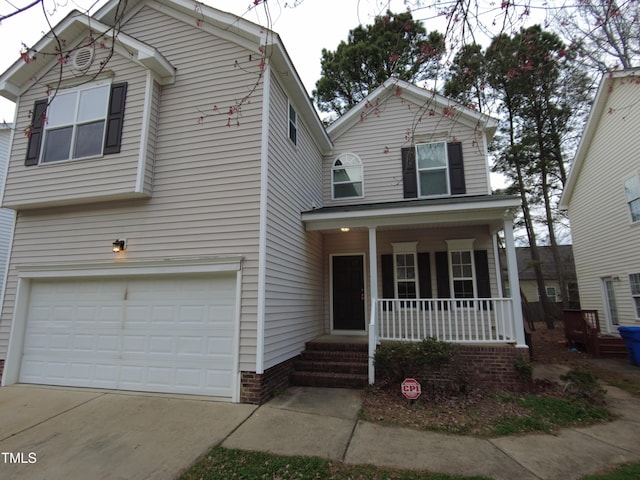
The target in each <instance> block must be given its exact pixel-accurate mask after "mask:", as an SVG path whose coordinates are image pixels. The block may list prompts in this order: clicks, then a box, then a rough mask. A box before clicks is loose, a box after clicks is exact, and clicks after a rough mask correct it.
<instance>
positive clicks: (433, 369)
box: [374, 338, 467, 391]
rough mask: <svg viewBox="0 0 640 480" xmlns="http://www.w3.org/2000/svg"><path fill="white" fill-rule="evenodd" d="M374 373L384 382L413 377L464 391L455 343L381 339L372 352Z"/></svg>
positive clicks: (426, 339) (458, 352) (462, 370)
mask: <svg viewBox="0 0 640 480" xmlns="http://www.w3.org/2000/svg"><path fill="white" fill-rule="evenodd" d="M374 364H375V367H376V376H377V377H378V378H379V379H380V380H382V381H383V382H387V383H399V382H401V381H402V380H404V379H405V378H415V379H417V380H418V381H420V382H421V383H430V384H439V385H440V386H444V385H447V386H449V387H453V388H454V389H457V390H458V391H463V390H464V389H465V388H466V385H467V379H466V375H465V373H464V369H463V368H462V364H461V357H460V350H459V348H458V346H457V345H455V344H453V343H448V342H441V341H440V340H437V339H436V338H425V339H424V340H422V341H421V342H384V343H382V345H380V346H379V347H378V349H377V350H376V353H375V356H374Z"/></svg>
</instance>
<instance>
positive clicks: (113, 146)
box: [104, 82, 127, 155]
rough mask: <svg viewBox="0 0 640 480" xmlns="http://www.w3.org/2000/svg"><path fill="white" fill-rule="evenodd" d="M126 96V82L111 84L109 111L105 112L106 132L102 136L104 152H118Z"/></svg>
mask: <svg viewBox="0 0 640 480" xmlns="http://www.w3.org/2000/svg"><path fill="white" fill-rule="evenodd" d="M126 97H127V83H126V82H124V83H114V84H113V85H111V96H110V98H109V113H108V114H107V133H106V134H105V137H104V154H105V155H108V154H110V153H120V146H121V140H122V124H123V123H124V104H125V100H126Z"/></svg>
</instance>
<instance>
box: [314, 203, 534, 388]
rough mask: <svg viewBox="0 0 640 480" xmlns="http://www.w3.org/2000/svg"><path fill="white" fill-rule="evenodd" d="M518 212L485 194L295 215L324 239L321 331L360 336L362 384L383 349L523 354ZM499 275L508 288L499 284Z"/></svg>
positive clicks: (372, 376)
mask: <svg viewBox="0 0 640 480" xmlns="http://www.w3.org/2000/svg"><path fill="white" fill-rule="evenodd" d="M518 207H519V199H518V198H515V197H505V196H490V195H487V196H476V197H459V198H447V199H436V200H433V199H432V200H413V201H405V202H391V203H383V204H380V203H378V204H365V205H351V206H346V205H345V206H340V207H337V206H336V207H327V208H321V209H317V210H313V211H309V212H305V213H303V214H302V220H303V221H304V223H305V227H306V229H307V230H308V231H320V232H322V233H323V239H324V240H323V244H324V258H325V269H324V271H325V272H327V273H326V275H325V278H324V284H325V290H326V291H327V293H328V295H327V296H326V297H327V301H326V303H325V325H326V328H325V330H326V331H327V332H328V333H330V334H331V335H332V336H339V335H356V336H361V338H362V337H363V336H366V338H367V339H368V341H367V343H368V362H369V369H368V377H369V383H374V381H375V371H374V366H373V355H374V353H375V349H376V347H377V345H378V344H379V343H380V342H381V341H385V340H395V341H421V340H422V339H424V338H426V337H435V338H438V339H439V340H442V341H449V342H456V343H463V344H464V343H466V344H485V345H499V344H503V345H505V344H509V345H513V346H515V347H516V348H526V347H527V346H526V343H525V337H524V327H523V319H522V312H521V306H520V294H519V287H518V272H517V267H516V257H515V244H514V238H513V218H514V215H515V212H516V211H517V208H518ZM500 231H502V232H503V239H504V248H505V251H506V265H502V266H501V265H500V261H499V255H498V248H499V245H498V237H497V234H498V233H499V232H500ZM503 269H504V270H506V271H507V274H508V275H507V278H508V279H509V281H510V282H512V283H513V285H509V284H508V283H506V284H505V283H504V282H503V275H502V270H503ZM505 292H510V295H509V296H507V295H505Z"/></svg>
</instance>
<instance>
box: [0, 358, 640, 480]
mask: <svg viewBox="0 0 640 480" xmlns="http://www.w3.org/2000/svg"><path fill="white" fill-rule="evenodd" d="M562 371H563V370H562V369H559V368H555V367H546V371H545V372H544V374H545V375H546V376H557V375H559V374H560V373H562ZM607 390H608V392H609V393H608V401H609V406H610V408H611V409H612V410H613V412H614V413H616V414H617V415H619V416H620V419H619V420H616V421H614V422H611V423H608V424H603V425H597V426H593V427H588V428H571V429H564V430H562V431H560V432H559V433H558V434H557V435H542V434H539V435H522V436H510V437H504V438H493V439H479V438H474V437H464V436H458V435H447V434H442V433H434V432H419V431H415V430H410V429H405V428H393V427H384V426H380V425H377V424H373V423H369V422H364V421H360V420H358V413H359V410H360V408H361V391H358V390H343V389H321V388H309V387H292V388H289V389H288V390H286V391H285V392H283V393H282V394H281V395H280V396H278V397H276V398H275V399H273V400H271V401H270V402H268V403H267V404H265V405H263V406H261V407H256V406H252V405H232V404H228V403H220V402H215V401H212V400H211V399H208V398H202V397H189V396H168V395H147V394H140V393H131V394H127V393H122V392H109V391H91V390H82V389H64V388H50V387H36V386H24V385H17V386H11V387H2V388H0V452H6V453H11V454H12V455H13V456H12V457H7V458H5V455H4V453H3V456H2V457H0V478H2V479H4V478H11V479H16V480H21V479H24V480H38V479H48V480H55V479H60V480H62V479H64V480H80V479H82V480H94V479H134V478H135V479H154V480H155V479H160V480H163V479H166V480H171V479H175V478H176V477H177V475H179V473H180V472H182V471H183V470H184V469H186V468H187V467H188V466H189V465H191V464H192V463H193V462H194V461H195V460H196V459H197V458H198V457H200V456H201V455H203V454H204V453H205V452H206V451H207V450H208V449H209V448H210V447H212V446H214V445H222V446H223V447H227V448H239V449H244V450H256V451H266V452H272V453H276V454H285V455H310V456H319V457H324V458H330V459H334V460H338V461H343V462H345V463H347V464H373V465H378V466H385V467H399V468H410V469H419V470H428V471H431V472H442V473H452V474H461V475H483V476H486V477H490V478H494V479H496V480H502V479H504V480H513V479H514V478H517V479H518V480H528V479H550V480H556V479H563V480H564V479H578V478H580V477H582V476H583V475H586V474H590V473H594V472H597V471H599V470H602V469H605V468H608V467H613V466H616V465H618V464H621V463H625V462H630V461H640V408H638V407H639V406H640V402H639V400H638V399H636V398H634V397H631V396H630V395H628V394H626V393H625V392H623V391H621V390H618V389H616V388H613V387H607ZM18 454H20V455H21V456H20V460H21V461H20V462H18V461H17V460H18ZM29 454H34V455H35V458H33V457H30V456H29ZM32 458H33V459H34V460H35V461H34V462H31V461H30V460H31V459H32ZM7 460H9V461H7Z"/></svg>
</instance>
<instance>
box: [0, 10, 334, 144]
mask: <svg viewBox="0 0 640 480" xmlns="http://www.w3.org/2000/svg"><path fill="white" fill-rule="evenodd" d="M196 3H197V2H196ZM123 5H124V7H123ZM144 6H149V7H151V8H155V9H157V10H160V11H162V12H163V13H166V14H168V15H171V16H173V17H175V18H178V19H181V20H184V21H187V22H188V23H191V24H192V25H196V24H198V25H199V28H201V29H202V30H204V31H206V32H208V33H211V34H212V35H217V36H220V37H222V38H225V39H227V40H230V41H232V42H235V43H237V44H239V45H241V46H243V47H245V48H248V49H250V50H254V51H256V52H258V51H260V49H261V48H264V49H266V56H267V58H268V62H269V64H270V65H272V66H273V71H275V72H278V74H279V77H278V79H279V81H280V82H281V83H282V84H283V86H284V87H285V89H286V91H287V93H288V95H289V96H290V100H291V101H292V103H293V104H294V105H295V106H296V110H297V113H298V116H299V117H300V118H301V119H302V120H303V121H304V123H305V126H306V127H307V129H308V130H309V131H310V134H311V135H312V137H313V138H314V139H315V141H316V143H317V145H318V147H319V148H320V149H321V150H322V151H325V152H326V151H329V150H330V148H331V140H330V139H329V136H328V135H327V132H326V130H325V128H324V125H323V124H322V121H321V120H320V117H319V116H318V113H317V112H316V110H315V108H314V107H313V104H312V103H311V100H310V98H309V95H308V94H307V92H306V90H305V88H304V86H303V84H302V81H301V80H300V76H299V75H298V73H297V72H296V70H295V67H294V66H293V63H292V62H291V59H290V57H289V54H288V53H287V51H286V49H285V48H284V45H283V44H282V41H281V39H280V36H279V35H278V34H277V33H275V32H273V31H271V30H269V29H267V28H265V27H262V26H260V25H258V24H255V23H252V22H250V21H248V20H245V19H244V18H241V17H238V16H237V15H234V14H231V13H227V12H223V11H221V10H217V9H215V8H212V7H209V6H207V5H204V4H202V3H197V8H194V2H193V1H192V0H128V1H127V2H124V3H123V2H121V1H120V0H110V1H109V2H107V3H106V4H105V5H104V6H103V7H102V8H100V9H99V10H98V11H97V12H96V13H95V15H93V16H92V17H89V16H87V15H86V14H84V13H82V12H78V11H76V10H74V11H73V12H71V13H70V14H69V15H67V17H65V18H64V19H63V20H62V21H61V22H60V23H58V24H57V25H56V26H55V27H54V28H53V29H52V32H53V33H55V36H57V37H58V38H60V39H62V40H64V41H66V42H67V45H69V46H70V47H71V48H73V46H74V45H73V42H74V41H75V42H77V41H78V38H79V37H80V36H81V35H82V34H83V33H84V32H85V31H86V30H87V29H88V28H90V29H92V30H94V31H99V32H105V31H109V29H110V27H109V26H110V25H113V23H114V21H115V19H116V17H117V18H119V19H121V20H123V21H122V22H121V23H122V24H126V21H127V19H129V18H131V16H133V15H135V14H136V13H137V12H138V11H139V10H140V9H142V8H143V7H144ZM123 8H124V10H123ZM116 38H117V43H120V44H121V45H123V46H124V47H125V49H126V53H125V55H126V56H128V57H130V58H132V60H134V61H136V62H139V63H141V64H142V65H144V66H145V67H147V68H149V69H150V70H152V71H154V72H156V73H157V74H158V77H159V78H160V81H161V83H163V84H165V83H172V82H173V81H174V80H175V69H174V68H173V66H172V65H171V64H170V63H169V62H168V61H167V60H166V59H165V58H164V57H163V56H162V55H161V54H160V53H159V52H158V51H157V50H156V49H155V48H153V47H152V46H150V45H147V44H145V43H143V42H140V41H139V40H137V39H135V38H133V37H131V36H128V35H126V34H124V33H123V32H119V33H118V34H117V37H116ZM56 44H57V42H56V41H55V38H54V35H52V33H51V32H50V33H48V34H47V35H45V36H44V37H43V38H42V39H41V40H40V41H39V42H38V43H36V45H34V49H35V50H37V51H38V52H50V53H55V45H56ZM47 57H49V56H48V55H37V58H36V59H35V60H34V61H31V62H29V63H26V62H24V61H23V60H22V59H18V60H17V61H16V62H15V63H14V64H13V65H12V66H11V67H10V68H9V69H8V70H7V71H6V72H4V73H3V74H2V75H0V95H2V96H3V97H5V98H7V99H9V100H11V101H14V102H15V101H16V100H17V99H18V97H19V96H20V95H21V94H23V93H24V92H25V91H26V90H27V89H28V88H29V86H30V85H31V84H32V82H31V81H30V80H31V79H33V78H34V77H36V76H37V75H38V74H39V73H40V72H42V71H44V70H48V69H49V68H51V67H52V66H53V65H54V64H55V62H56V59H55V58H50V57H49V58H47Z"/></svg>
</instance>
